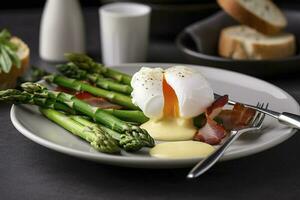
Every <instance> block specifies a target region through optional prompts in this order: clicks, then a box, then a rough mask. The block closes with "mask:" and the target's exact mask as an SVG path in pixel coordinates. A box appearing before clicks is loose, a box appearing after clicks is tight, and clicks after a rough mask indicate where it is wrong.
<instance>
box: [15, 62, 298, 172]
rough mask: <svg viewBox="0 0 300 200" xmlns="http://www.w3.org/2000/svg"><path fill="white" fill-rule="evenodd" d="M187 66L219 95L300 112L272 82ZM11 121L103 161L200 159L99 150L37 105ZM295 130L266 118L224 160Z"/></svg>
mask: <svg viewBox="0 0 300 200" xmlns="http://www.w3.org/2000/svg"><path fill="white" fill-rule="evenodd" d="M173 65H174V64H162V63H150V64H149V63H148V64H124V65H121V66H118V67H116V69H118V70H121V71H123V72H126V73H130V74H132V73H134V72H136V71H138V70H139V68H140V67H141V66H148V67H170V66H173ZM186 66H190V67H197V69H199V70H200V71H201V72H202V73H203V74H204V75H205V77H206V78H207V79H208V80H209V82H210V83H211V85H212V87H213V88H214V91H215V92H216V93H218V94H229V96H230V98H231V99H234V100H239V101H241V102H244V103H249V104H256V103H257V102H258V101H260V102H269V103H270V107H269V108H270V109H274V110H277V111H286V112H292V113H295V114H300V108H299V104H298V103H297V102H296V101H295V99H294V98H293V97H291V96H290V95H289V94H287V93H286V92H285V91H283V90H282V89H280V88H278V87H276V86H274V85H272V84H270V83H267V82H265V81H262V80H259V79H256V78H253V77H250V76H247V75H243V74H240V73H236V72H231V71H226V70H221V69H215V68H209V67H200V66H195V65H186ZM195 87H196V86H195ZM11 121H12V123H13V125H14V126H15V127H16V129H17V130H18V131H20V132H21V133H22V134H23V135H24V136H26V137H27V138H29V139H30V140H32V141H34V142H36V143H38V144H40V145H43V146H45V147H47V148H50V149H53V150H55V151H59V152H61V153H65V154H68V155H72V156H75V157H79V158H83V159H87V160H92V161H97V162H100V163H106V164H112V165H119V166H128V167H142V168H175V167H186V166H191V165H193V164H195V163H196V162H197V161H199V160H200V159H201V158H193V159H158V158H152V157H150V156H149V155H148V149H143V150H141V151H140V152H137V153H127V152H122V153H121V155H109V154H104V153H100V152H97V151H95V150H94V149H92V148H91V147H90V146H89V144H87V143H86V142H84V141H82V140H81V139H79V138H78V137H76V136H73V135H72V134H70V133H68V132H67V131H65V130H64V129H63V128H61V127H59V126H58V125H56V124H54V123H52V122H50V121H49V120H48V119H46V118H44V117H43V116H41V114H40V113H39V112H38V110H37V108H36V107H35V106H15V105H14V106H12V109H11ZM294 133H295V130H294V129H292V128H288V127H286V126H283V125H280V124H279V123H278V122H276V120H274V119H271V118H270V117H266V120H265V122H264V130H263V131H262V132H261V133H256V134H245V135H244V136H242V137H241V138H240V139H239V140H238V141H236V142H235V143H234V144H233V145H232V146H231V147H230V148H229V149H228V151H227V152H226V153H225V155H224V156H223V158H222V159H223V160H229V159H236V158H239V157H244V156H248V155H251V154H254V153H258V152H260V151H263V150H266V149H268V148H270V147H273V146H275V145H277V144H279V143H281V142H283V141H284V140H286V139H288V138H289V137H291V136H292V135H293V134H294Z"/></svg>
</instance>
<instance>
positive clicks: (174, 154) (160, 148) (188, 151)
mask: <svg viewBox="0 0 300 200" xmlns="http://www.w3.org/2000/svg"><path fill="white" fill-rule="evenodd" d="M213 151H214V147H213V146H211V145H209V144H206V143H203V142H196V141H177V142H164V143H160V144H157V145H156V146H155V147H153V148H152V149H151V150H150V155H151V156H153V157H157V158H171V159H172V158H173V159H176V158H177V159H178V158H194V157H206V156H208V155H209V154H211V153H212V152H213Z"/></svg>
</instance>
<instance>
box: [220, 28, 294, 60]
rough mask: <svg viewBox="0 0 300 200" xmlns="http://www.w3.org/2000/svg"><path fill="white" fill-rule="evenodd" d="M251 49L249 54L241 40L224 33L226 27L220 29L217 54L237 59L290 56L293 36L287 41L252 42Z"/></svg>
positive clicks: (292, 49) (292, 52)
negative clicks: (270, 42)
mask: <svg viewBox="0 0 300 200" xmlns="http://www.w3.org/2000/svg"><path fill="white" fill-rule="evenodd" d="M252 49H253V51H252V52H251V55H250V54H249V52H247V50H246V48H245V47H244V43H243V42H242V41H240V40H238V39H236V38H234V37H231V36H230V35H229V34H226V29H223V30H222V32H221V35H220V39H219V54H220V56H222V57H226V58H231V59H237V60H263V59H280V58H285V57H289V56H292V55H294V54H295V52H296V42H295V37H294V36H291V39H290V40H289V41H288V42H286V43H280V44H272V45H267V44H262V43H253V44H252Z"/></svg>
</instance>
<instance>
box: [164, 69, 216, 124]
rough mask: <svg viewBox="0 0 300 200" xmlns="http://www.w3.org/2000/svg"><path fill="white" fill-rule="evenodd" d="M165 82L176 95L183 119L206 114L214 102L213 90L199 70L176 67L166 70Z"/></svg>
mask: <svg viewBox="0 0 300 200" xmlns="http://www.w3.org/2000/svg"><path fill="white" fill-rule="evenodd" d="M165 80H166V82H167V83H168V84H169V85H170V86H171V87H172V88H173V90H174V91H175V93H176V96H177V99H178V104H179V113H180V117H182V118H192V117H195V116H197V115H199V114H201V113H203V112H205V110H206V108H207V107H208V106H210V105H211V104H212V102H213V101H214V94H213V90H212V88H211V86H210V85H209V83H208V81H207V80H206V79H205V78H204V76H203V75H202V74H201V73H200V72H199V70H196V69H193V68H189V67H185V66H174V67H171V68H169V69H166V70H165Z"/></svg>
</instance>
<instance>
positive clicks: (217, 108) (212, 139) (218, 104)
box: [194, 95, 228, 145]
mask: <svg viewBox="0 0 300 200" xmlns="http://www.w3.org/2000/svg"><path fill="white" fill-rule="evenodd" d="M227 103H228V95H225V96H222V97H220V98H218V99H217V100H215V101H214V102H213V103H212V105H211V106H210V107H208V108H207V110H206V113H205V116H206V123H205V125H204V126H203V127H202V128H201V129H199V130H198V132H197V133H196V134H195V136H194V140H198V141H201V142H205V143H208V144H211V145H215V144H219V143H220V142H221V140H222V139H223V138H224V137H225V136H226V130H225V128H224V127H223V126H222V125H220V124H218V123H217V122H216V121H214V120H213V119H214V118H215V117H216V116H217V115H219V113H220V112H221V111H222V109H223V107H224V106H225V105H226V104H227Z"/></svg>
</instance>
